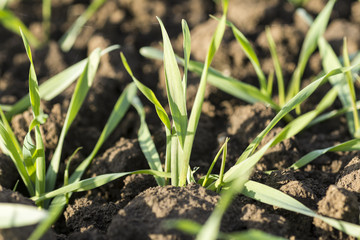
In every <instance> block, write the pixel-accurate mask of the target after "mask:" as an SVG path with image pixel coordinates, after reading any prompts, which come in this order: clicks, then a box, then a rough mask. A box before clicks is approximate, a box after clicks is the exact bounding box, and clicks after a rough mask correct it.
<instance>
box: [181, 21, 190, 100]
mask: <svg viewBox="0 0 360 240" xmlns="http://www.w3.org/2000/svg"><path fill="white" fill-rule="evenodd" d="M181 26H182V31H183V36H184V40H183V48H184V76H183V80H182V83H183V90H184V98H185V99H186V88H187V76H188V65H189V61H190V53H191V37H190V30H189V26H188V25H187V23H186V21H185V20H184V19H183V20H182V21H181Z"/></svg>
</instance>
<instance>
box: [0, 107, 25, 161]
mask: <svg viewBox="0 0 360 240" xmlns="http://www.w3.org/2000/svg"><path fill="white" fill-rule="evenodd" d="M0 117H1V121H0V123H3V126H4V128H5V129H6V131H7V133H8V135H9V137H10V139H11V141H12V142H13V144H14V146H15V148H16V150H17V152H18V154H19V155H20V157H22V151H21V147H20V144H19V142H18V140H17V138H16V136H15V134H14V132H13V130H12V129H11V126H10V124H9V122H8V120H7V119H6V116H5V114H4V112H3V111H2V109H1V107H0ZM0 146H3V145H0ZM2 152H3V153H4V154H8V153H7V151H6V149H3V147H2Z"/></svg>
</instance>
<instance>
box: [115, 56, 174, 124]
mask: <svg viewBox="0 0 360 240" xmlns="http://www.w3.org/2000/svg"><path fill="white" fill-rule="evenodd" d="M120 55H121V60H122V63H123V65H124V67H125V69H126V71H127V72H128V74H129V75H130V76H131V78H132V80H133V81H134V83H135V84H136V87H137V88H138V89H139V90H140V91H141V92H142V94H144V96H145V97H146V98H147V99H148V100H149V101H150V102H152V104H154V106H155V110H156V113H157V114H158V116H159V118H160V120H161V121H162V122H163V124H164V125H165V127H166V128H167V129H169V130H171V124H170V120H169V117H168V115H167V113H166V111H165V109H164V108H163V106H162V105H161V104H160V102H159V100H158V99H157V98H156V96H155V94H154V92H153V91H152V90H151V89H150V88H148V87H146V86H145V85H144V84H142V83H141V82H140V81H139V80H137V79H136V77H135V76H134V74H133V73H132V71H131V68H130V66H129V64H128V63H127V60H126V58H125V56H124V54H123V53H120Z"/></svg>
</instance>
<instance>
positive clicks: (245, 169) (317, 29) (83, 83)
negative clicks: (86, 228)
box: [0, 0, 360, 239]
mask: <svg viewBox="0 0 360 240" xmlns="http://www.w3.org/2000/svg"><path fill="white" fill-rule="evenodd" d="M6 2H7V1H6ZM6 2H5V4H2V5H0V21H1V22H2V24H3V25H4V26H6V27H7V28H9V29H10V30H13V31H15V32H17V31H18V30H17V29H18V28H19V26H20V31H19V32H20V35H21V36H22V39H23V42H24V46H25V49H26V53H27V56H28V58H29V61H30V70H29V95H28V96H26V97H24V98H23V99H21V100H20V101H18V103H16V104H15V105H13V106H0V115H1V120H0V147H1V150H2V152H3V153H5V154H7V155H9V156H10V157H11V159H12V160H13V162H14V164H15V166H16V168H17V170H18V172H19V174H20V176H21V178H22V181H23V182H24V184H25V186H26V188H27V190H28V193H29V196H30V198H31V199H32V200H33V201H34V202H35V203H36V205H37V206H38V208H39V209H41V210H37V209H35V208H29V207H25V206H18V205H9V204H0V209H2V210H1V211H0V212H5V213H6V215H4V216H5V217H4V219H5V220H4V221H3V222H2V223H1V225H0V227H1V228H8V227H15V226H23V225H30V224H34V223H38V222H40V223H39V225H38V227H37V228H36V230H35V231H34V232H33V233H32V235H31V236H30V237H29V238H30V239H39V238H40V237H41V236H42V235H43V234H44V233H45V232H46V231H47V230H48V229H49V228H50V226H51V225H52V224H53V223H54V222H55V221H56V220H57V219H58V217H59V216H60V214H61V213H62V212H63V210H64V207H65V206H66V204H67V203H68V201H69V198H70V197H71V195H72V193H73V192H79V191H87V190H90V189H93V188H96V187H99V186H101V185H104V184H106V183H108V182H110V181H113V180H115V179H118V178H120V177H123V176H126V175H129V174H139V173H144V174H151V175H154V177H155V179H156V182H157V183H158V185H160V186H165V185H169V184H171V185H173V186H179V187H184V186H186V185H187V184H189V183H194V182H195V183H199V184H201V185H202V186H203V187H205V188H207V189H211V190H214V191H217V192H219V193H221V200H220V202H219V204H218V205H217V207H216V208H215V210H214V212H213V214H212V215H211V216H210V218H209V219H208V221H207V222H206V223H205V225H203V226H200V225H198V224H197V223H193V222H191V221H189V220H177V221H173V222H171V223H169V225H170V226H171V227H175V228H178V229H181V230H183V231H187V232H191V231H192V232H193V233H195V234H197V239H216V238H217V237H222V238H229V239H230V238H234V237H236V236H262V237H269V236H268V235H267V234H265V233H262V232H259V231H253V230H250V231H247V232H246V233H230V234H224V233H220V232H219V229H220V223H221V219H222V216H223V214H224V213H225V211H226V210H227V208H228V207H229V205H230V204H231V202H232V199H233V197H234V195H236V194H239V193H242V194H244V195H246V196H248V197H250V198H253V199H256V200H258V201H261V202H263V203H267V204H270V205H273V206H277V207H280V208H284V209H287V210H289V211H293V212H297V213H300V214H304V215H306V216H310V217H315V218H319V219H321V220H322V221H324V222H326V223H328V224H330V225H331V226H333V227H334V228H336V229H339V230H341V231H344V232H345V233H347V234H349V235H351V236H355V237H359V232H360V226H358V225H355V224H351V223H348V222H344V221H341V220H335V219H332V218H329V217H324V216H321V215H319V214H317V213H316V212H314V211H313V210H311V209H309V208H308V207H306V206H305V205H303V204H302V203H300V202H298V201H297V200H295V199H294V198H292V197H290V196H288V195H286V194H285V193H283V192H281V191H279V190H276V189H274V188H271V187H269V186H266V185H264V184H261V183H258V182H255V181H252V180H249V177H250V175H251V174H252V172H253V167H254V166H255V164H256V163H257V162H258V161H259V160H260V159H261V158H262V157H263V156H264V154H265V153H266V151H267V150H268V149H269V148H271V147H273V146H275V145H276V144H278V143H280V142H281V141H283V140H285V139H288V138H290V137H293V136H295V135H296V134H298V133H299V132H301V131H303V130H304V129H306V128H307V127H309V126H313V125H315V124H318V123H319V122H321V121H324V120H326V119H329V118H332V117H334V116H338V115H340V114H346V118H347V121H348V126H349V132H350V133H351V134H352V136H353V137H354V139H352V140H350V141H347V142H344V143H340V144H338V145H336V146H329V147H328V148H324V149H318V150H314V151H312V152H310V153H308V154H306V155H305V156H303V157H301V158H300V159H299V160H298V161H296V162H295V163H294V164H293V165H292V166H291V167H290V168H292V169H298V168H301V167H303V166H305V165H306V164H308V163H309V162H311V161H313V160H314V159H316V158H317V157H319V156H320V155H322V154H325V153H326V152H329V151H353V150H360V140H359V139H357V137H359V135H360V133H359V132H360V129H359V126H360V124H359V117H358V104H357V102H356V95H355V90H354V79H353V72H352V71H354V70H356V68H357V66H358V61H359V60H358V59H360V58H359V57H355V58H353V60H352V61H350V58H349V55H348V52H347V42H346V39H344V47H343V60H342V62H341V61H340V60H339V58H338V57H337V56H336V55H335V54H334V51H333V50H332V49H331V47H330V45H329V44H328V43H327V42H326V40H325V39H324V38H323V37H322V35H323V33H324V32H325V30H326V27H327V23H328V21H329V18H330V14H331V11H332V9H333V7H334V4H335V0H330V1H329V2H328V3H327V5H326V7H325V8H324V9H323V10H322V12H321V13H320V14H319V15H318V17H317V18H316V19H315V20H314V21H313V23H312V25H311V26H310V29H309V31H308V33H307V35H306V37H305V40H304V43H303V46H302V48H301V52H300V57H299V60H298V64H297V67H296V69H295V71H294V73H293V75H292V77H291V80H290V82H289V84H288V86H287V90H285V89H286V86H285V81H284V77H283V73H282V69H281V65H280V61H279V59H278V55H277V51H276V44H275V42H274V40H273V38H272V36H271V32H270V28H269V27H268V28H266V36H267V40H268V44H269V50H270V53H271V56H272V59H273V63H274V70H275V76H276V79H277V86H278V89H277V93H278V101H275V100H274V99H275V98H274V94H273V77H274V76H273V75H271V74H270V75H269V76H266V75H265V74H264V72H263V71H262V69H261V65H260V61H259V59H258V57H257V56H256V53H255V50H254V49H253V48H252V46H251V44H250V42H249V41H248V39H247V38H246V37H245V35H244V34H243V33H242V32H241V31H240V30H239V29H238V28H237V27H236V26H235V25H234V24H233V23H231V22H230V21H227V18H226V15H227V10H228V4H229V3H228V1H227V0H223V1H222V7H223V15H222V16H221V18H217V20H218V25H217V28H216V30H215V32H214V34H213V36H212V39H211V42H210V44H209V48H208V51H207V55H206V60H205V62H204V63H200V62H195V61H192V60H190V52H191V36H190V30H189V27H188V25H187V23H186V21H185V20H183V21H182V23H181V25H182V32H183V49H184V53H183V58H181V57H179V56H177V55H176V54H175V53H174V50H173V48H172V45H171V42H170V38H169V36H168V33H167V31H166V28H165V26H164V24H163V22H162V21H161V19H160V18H158V19H157V20H158V22H159V24H160V28H161V33H162V38H163V43H162V46H163V51H160V50H157V49H155V48H149V47H145V48H142V49H141V50H140V52H141V53H142V54H143V55H144V56H146V57H149V58H155V59H161V60H163V62H164V69H165V72H164V74H165V83H166V93H167V100H168V104H169V109H170V117H169V114H168V112H167V111H166V110H165V108H164V107H163V106H162V105H161V103H160V101H159V100H158V98H157V97H156V96H155V94H154V92H153V91H152V90H151V89H150V88H148V87H147V86H145V85H144V84H143V83H141V81H140V80H138V79H137V78H136V77H135V75H136V73H135V74H134V73H133V72H132V70H131V67H130V65H129V64H128V62H127V60H126V57H125V55H124V54H123V53H122V52H121V53H120V55H121V59H122V63H123V65H124V67H125V69H126V71H127V73H128V74H129V75H130V76H131V78H132V80H133V83H131V84H129V85H128V86H127V87H126V88H125V90H124V91H123V93H122V94H121V96H120V97H119V99H118V101H117V103H116V105H115V106H114V109H113V111H112V113H111V115H110V117H109V119H108V120H107V123H106V125H105V127H104V129H103V131H102V133H101V135H100V137H99V139H98V141H97V143H96V145H95V146H94V148H93V151H92V152H91V153H90V155H89V156H88V157H87V158H85V160H84V161H83V162H82V163H81V164H80V165H79V166H78V167H77V168H76V169H75V170H74V172H73V173H72V174H70V173H69V163H70V161H71V158H72V157H70V160H69V162H68V165H67V167H66V170H65V173H64V183H63V186H62V187H60V188H57V189H55V185H56V181H57V178H58V175H59V173H60V172H59V166H60V162H61V161H62V151H63V145H64V141H65V137H66V135H67V133H68V131H69V129H70V126H71V124H72V123H73V121H74V119H75V118H76V116H77V114H78V112H79V110H80V107H81V106H82V104H83V102H84V101H85V99H86V96H87V93H88V91H89V89H90V87H91V85H92V83H93V81H94V78H95V75H96V72H97V68H98V65H99V62H100V57H101V55H102V54H105V53H107V52H109V51H114V50H117V49H118V48H119V47H118V46H112V47H110V48H108V49H105V50H103V51H101V50H100V49H96V50H94V51H93V52H92V53H91V54H90V56H89V57H88V58H87V59H84V60H83V61H81V62H79V63H77V64H75V65H73V66H71V67H69V68H68V69H66V70H65V71H63V72H61V73H59V74H58V75H56V76H54V77H52V78H51V79H49V80H48V81H46V82H44V83H43V84H42V85H40V86H38V82H37V77H36V73H35V67H34V63H33V59H32V53H31V49H30V44H31V45H33V46H34V47H38V46H40V43H39V42H38V40H36V39H35V38H34V37H33V36H32V35H31V33H30V32H29V31H28V30H27V29H26V27H25V26H24V25H23V24H22V23H21V22H20V20H19V19H17V18H16V17H15V16H14V15H12V13H11V12H10V11H9V10H8V9H7V8H6V5H7V3H6ZM104 2H105V1H103V0H100V1H97V0H95V1H93V2H92V4H91V5H90V6H89V8H88V9H87V10H86V12H85V13H84V14H83V15H81V16H80V17H79V18H78V20H77V21H76V23H75V24H74V25H73V26H72V27H71V28H70V29H69V30H68V32H67V33H66V34H65V35H64V36H63V37H62V38H61V40H60V46H61V48H62V49H63V50H64V51H68V50H70V48H71V46H72V44H73V43H74V41H75V39H76V36H77V35H78V33H79V31H80V30H81V27H82V26H83V25H84V24H85V22H86V21H87V20H88V19H89V18H90V17H91V15H93V13H94V12H95V11H96V10H97V9H98V8H99V7H100V6H101V5H102V4H103V3H104ZM296 2H297V1H296ZM230 4H231V3H230ZM50 9H51V4H50V1H44V3H43V13H44V29H45V32H46V35H47V36H48V35H49V28H50V27H49V25H50V18H51V11H50ZM15 26H16V28H15ZM227 27H229V28H230V29H231V31H232V33H233V35H234V37H235V39H236V40H237V41H238V43H239V44H240V46H241V48H242V50H243V51H244V52H245V54H246V56H247V57H248V59H249V60H250V62H251V63H252V65H253V67H254V69H255V72H256V75H257V77H258V80H259V88H257V87H255V86H252V85H250V84H246V83H243V82H241V81H239V80H237V79H234V78H231V77H227V76H224V75H223V74H222V73H221V72H219V71H217V70H215V69H213V68H211V67H210V65H211V62H212V60H213V58H214V56H215V54H216V52H217V50H218V49H219V46H220V44H221V41H222V38H223V35H224V32H225V29H226V28H227ZM317 48H319V51H320V54H321V57H322V63H323V69H324V72H323V73H322V74H321V75H319V76H318V77H317V78H316V79H315V80H313V81H312V82H311V83H310V84H309V85H308V86H306V87H305V88H303V89H300V86H301V79H302V77H303V74H304V71H305V67H306V65H307V62H308V60H309V58H310V56H311V55H312V54H313V52H314V51H315V50H316V49H317ZM179 64H180V65H182V66H183V75H181V73H180V72H181V71H180V69H179ZM188 71H192V72H194V73H197V74H199V75H200V82H199V87H198V90H197V93H196V97H195V100H194V103H193V107H192V109H191V112H190V115H189V116H188V108H187V106H186V94H187V93H186V89H187V81H188ZM77 78H78V80H77V83H76V87H75V90H74V93H73V96H72V99H71V102H70V105H69V108H68V112H67V115H66V119H65V122H64V126H63V128H62V131H61V134H60V136H59V141H58V145H57V147H56V150H55V152H54V155H53V157H52V159H51V160H50V164H49V166H46V161H45V158H46V156H45V149H44V143H43V140H42V136H41V131H40V126H41V125H42V124H44V123H45V121H46V119H47V115H46V114H44V113H43V112H42V109H41V108H40V100H41V99H43V100H47V101H49V100H51V99H52V98H54V97H55V96H57V95H58V94H59V93H60V92H62V91H63V90H64V89H66V88H67V87H68V86H69V85H70V84H71V83H72V82H74V81H75V80H76V79H77ZM327 81H329V82H330V83H331V84H332V86H333V88H332V89H331V90H330V91H328V92H327V94H326V95H325V96H324V97H323V98H322V100H321V101H320V102H319V103H318V105H317V106H316V108H315V109H314V110H312V111H309V112H306V113H302V111H301V109H300V104H301V103H303V102H304V101H305V100H306V99H307V98H308V97H309V96H310V95H311V94H313V93H314V92H315V91H316V90H317V88H318V87H320V86H321V85H323V84H324V83H326V82H327ZM207 83H210V84H212V85H214V86H215V87H217V88H219V89H220V90H222V91H224V92H226V93H228V94H230V95H232V96H234V97H237V98H240V99H241V100H244V101H247V102H248V103H251V104H252V103H255V102H263V103H264V104H266V105H269V106H270V107H272V108H273V109H274V110H275V111H276V112H277V114H276V116H275V117H274V118H273V119H272V120H271V122H270V123H269V124H268V125H267V127H266V128H265V129H264V130H263V131H262V132H261V133H260V134H259V135H258V136H257V137H256V138H255V139H254V140H253V141H252V142H251V143H250V144H249V146H248V147H247V148H246V149H245V151H244V152H242V153H241V154H240V153H239V158H238V160H237V162H236V164H235V165H234V166H232V167H231V168H230V169H229V170H228V171H226V172H225V164H226V157H227V148H228V146H227V144H228V141H231V139H230V140H229V139H228V138H227V139H226V140H225V142H224V144H223V145H222V147H221V148H220V150H219V151H218V153H217V155H216V156H215V158H214V160H213V161H212V162H211V161H210V160H209V169H208V171H207V174H206V175H205V176H203V177H202V178H200V179H195V177H194V174H193V173H194V171H193V170H192V169H191V168H190V159H191V152H192V148H193V143H194V139H195V137H196V130H197V127H198V123H199V119H200V115H201V109H202V105H203V102H204V96H205V88H206V85H207ZM137 89H138V90H139V91H140V92H141V93H142V94H143V95H144V96H145V97H146V98H147V99H148V100H149V101H150V102H151V103H152V104H153V105H154V108H155V110H156V113H157V115H158V117H159V119H160V121H161V122H162V124H163V126H164V128H165V136H164V137H165V139H166V153H165V159H164V161H161V159H160V155H159V153H158V152H157V150H156V148H155V144H154V142H153V140H152V138H151V133H150V131H149V128H148V126H147V124H146V119H145V111H144V108H143V105H142V103H141V101H140V98H139V97H138V96H137V95H136V93H137ZM337 97H339V99H340V101H341V103H342V104H343V109H340V110H336V111H332V112H328V113H324V112H325V110H326V109H328V108H329V107H330V106H332V105H333V103H334V101H335V99H336V98H337ZM131 105H132V106H133V107H134V108H135V109H136V111H137V112H138V114H139V117H140V128H139V130H138V140H139V144H140V147H141V149H142V151H143V153H144V155H145V157H146V159H147V161H148V164H149V166H150V169H149V170H138V171H134V172H123V173H113V174H105V175H100V176H97V177H94V178H89V179H84V180H82V179H81V178H82V176H83V174H84V172H85V170H86V169H87V167H88V166H89V165H90V164H91V162H92V160H93V159H94V157H95V156H96V154H97V153H98V151H99V149H100V148H101V146H102V145H103V143H104V142H105V140H106V139H107V138H108V136H109V135H110V134H111V132H112V131H113V130H114V129H115V128H116V126H117V125H118V123H119V122H120V120H121V119H122V118H123V116H124V115H125V113H126V112H127V111H128V109H129V107H130V106H131ZM29 106H31V109H32V113H33V121H32V122H31V124H30V126H29V128H28V133H27V135H26V137H25V140H24V143H23V144H22V145H21V144H20V143H19V142H18V140H17V139H16V136H15V134H14V133H13V130H12V129H11V126H10V124H9V120H10V119H11V117H12V116H14V115H15V114H17V113H20V112H22V111H24V110H25V109H27V108H28V107H29ZM3 110H4V111H3ZM293 110H295V111H293ZM281 120H285V122H286V123H287V124H286V125H285V127H283V129H282V130H281V132H279V133H278V134H277V135H276V136H275V137H274V138H272V139H271V140H270V141H268V142H267V143H266V144H265V145H263V146H262V147H261V148H260V149H258V146H259V144H260V142H261V141H262V140H263V139H264V137H265V136H266V135H267V134H268V133H269V132H270V131H271V130H272V129H273V128H274V127H275V126H276V124H277V123H279V121H281ZM78 150H79V149H77V150H76V151H75V152H74V154H75V153H76V152H77V151H78ZM220 155H222V163H221V169H220V172H219V173H218V174H213V173H212V170H213V167H214V165H215V163H216V162H217V160H218V159H219V158H220ZM162 162H164V167H163V165H162ZM210 162H211V163H210ZM19 209H20V210H21V212H19V211H18V210H19ZM29 212H30V213H31V214H32V216H33V217H32V218H30V219H29V218H23V217H22V216H25V215H26V216H28V215H29ZM14 216H15V217H14ZM194 229H195V231H194ZM241 234H247V235H241Z"/></svg>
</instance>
